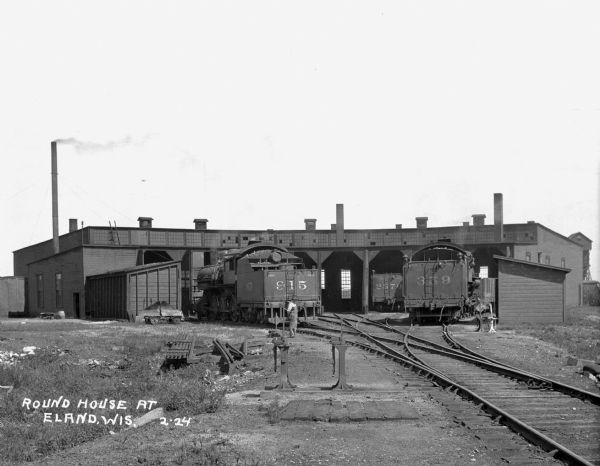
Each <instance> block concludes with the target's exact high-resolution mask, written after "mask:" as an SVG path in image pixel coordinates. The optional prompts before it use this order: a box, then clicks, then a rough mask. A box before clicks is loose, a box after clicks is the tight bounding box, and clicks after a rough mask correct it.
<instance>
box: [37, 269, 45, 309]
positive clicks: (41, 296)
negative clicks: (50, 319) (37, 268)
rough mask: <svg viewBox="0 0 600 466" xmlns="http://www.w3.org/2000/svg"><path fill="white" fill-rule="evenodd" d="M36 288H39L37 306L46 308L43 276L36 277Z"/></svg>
mask: <svg viewBox="0 0 600 466" xmlns="http://www.w3.org/2000/svg"><path fill="white" fill-rule="evenodd" d="M35 282H36V288H37V306H38V307H40V308H43V307H44V276H43V275H42V274H39V275H36V276H35Z"/></svg>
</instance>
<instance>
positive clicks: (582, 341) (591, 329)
mask: <svg viewBox="0 0 600 466" xmlns="http://www.w3.org/2000/svg"><path fill="white" fill-rule="evenodd" d="M567 315H568V317H567V318H566V319H565V322H564V323H561V324H545V325H532V324H523V325H521V326H519V327H518V328H515V330H518V331H519V332H520V333H524V334H526V335H529V336H532V337H535V338H537V339H539V340H542V341H545V342H547V343H551V344H553V345H555V346H557V347H559V348H561V349H563V350H565V351H566V352H567V353H569V354H571V355H573V356H576V357H578V358H582V359H592V360H593V359H595V358H596V357H597V356H598V355H600V307H598V306H584V307H574V308H570V309H569V310H568V313H567Z"/></svg>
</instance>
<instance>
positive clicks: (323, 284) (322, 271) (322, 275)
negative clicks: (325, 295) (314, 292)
mask: <svg viewBox="0 0 600 466" xmlns="http://www.w3.org/2000/svg"><path fill="white" fill-rule="evenodd" d="M321 289H322V290H324V289H325V269H321Z"/></svg>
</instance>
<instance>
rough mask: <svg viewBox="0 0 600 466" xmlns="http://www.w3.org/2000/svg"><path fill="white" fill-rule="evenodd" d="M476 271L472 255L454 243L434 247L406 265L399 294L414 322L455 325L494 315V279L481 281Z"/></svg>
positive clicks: (420, 251) (430, 246)
mask: <svg viewBox="0 0 600 466" xmlns="http://www.w3.org/2000/svg"><path fill="white" fill-rule="evenodd" d="M474 268H475V260H474V258H473V256H472V255H471V253H470V252H469V251H466V250H464V249H462V248H460V247H459V246H457V245H455V244H452V243H433V244H430V245H428V246H426V247H424V248H422V249H420V250H418V251H416V252H415V253H414V254H413V255H412V257H411V258H410V260H408V261H407V262H406V263H405V264H404V268H403V275H404V281H403V284H402V288H401V294H400V293H397V294H400V296H399V297H400V298H401V299H402V300H403V301H404V307H405V309H406V312H408V313H409V316H410V318H411V321H412V322H415V323H417V324H421V323H422V322H423V321H424V320H433V319H435V320H437V321H440V322H454V321H456V320H458V319H460V318H462V317H466V316H473V315H481V314H482V313H484V312H491V310H492V304H491V303H493V302H494V300H495V299H494V298H495V293H494V290H495V279H492V278H485V279H479V278H478V277H476V276H475V274H474ZM482 285H483V286H482ZM482 291H484V293H482Z"/></svg>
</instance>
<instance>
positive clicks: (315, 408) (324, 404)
mask: <svg viewBox="0 0 600 466" xmlns="http://www.w3.org/2000/svg"><path fill="white" fill-rule="evenodd" d="M280 418H281V419H282V420H298V421H306V420H312V421H322V422H348V421H365V420H370V421H374V420H391V419H418V418H419V415H418V414H417V411H416V410H415V409H414V408H413V407H411V406H408V405H406V404H403V403H401V402H398V401H391V400H383V401H339V400H330V399H324V400H292V401H290V402H289V403H288V404H287V405H286V406H285V407H284V408H283V409H282V411H281V415H280Z"/></svg>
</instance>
